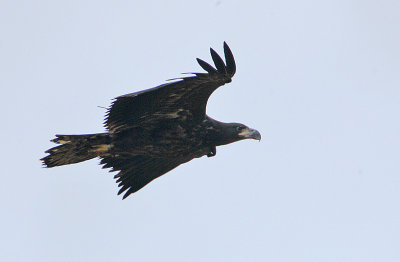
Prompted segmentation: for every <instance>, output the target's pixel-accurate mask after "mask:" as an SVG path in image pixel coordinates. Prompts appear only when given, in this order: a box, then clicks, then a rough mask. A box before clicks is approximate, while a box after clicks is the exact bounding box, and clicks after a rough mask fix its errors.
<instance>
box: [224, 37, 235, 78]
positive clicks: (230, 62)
mask: <svg viewBox="0 0 400 262" xmlns="http://www.w3.org/2000/svg"><path fill="white" fill-rule="evenodd" d="M224 53H225V61H226V72H227V73H228V74H229V75H230V76H233V75H234V74H235V73H236V63H235V58H234V57H233V54H232V51H231V49H230V48H229V46H228V44H227V43H226V42H225V41H224Z"/></svg>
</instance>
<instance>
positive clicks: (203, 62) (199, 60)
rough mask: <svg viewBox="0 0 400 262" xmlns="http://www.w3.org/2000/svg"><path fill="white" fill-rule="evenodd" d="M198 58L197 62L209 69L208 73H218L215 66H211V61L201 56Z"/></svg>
mask: <svg viewBox="0 0 400 262" xmlns="http://www.w3.org/2000/svg"><path fill="white" fill-rule="evenodd" d="M196 60H197V63H199V65H200V66H201V67H202V68H203V69H204V70H206V71H207V73H209V74H217V73H218V71H217V70H216V69H215V68H214V67H213V66H211V65H210V64H209V63H207V62H205V61H203V60H201V59H200V58H196Z"/></svg>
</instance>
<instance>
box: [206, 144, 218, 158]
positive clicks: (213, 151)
mask: <svg viewBox="0 0 400 262" xmlns="http://www.w3.org/2000/svg"><path fill="white" fill-rule="evenodd" d="M215 155H217V148H216V147H215V146H214V147H212V148H211V151H210V153H208V154H207V156H208V157H213V156H215Z"/></svg>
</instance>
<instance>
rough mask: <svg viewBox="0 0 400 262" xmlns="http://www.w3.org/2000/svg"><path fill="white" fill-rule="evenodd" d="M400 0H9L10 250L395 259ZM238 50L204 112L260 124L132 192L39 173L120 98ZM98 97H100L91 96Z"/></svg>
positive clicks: (112, 257)
mask: <svg viewBox="0 0 400 262" xmlns="http://www.w3.org/2000/svg"><path fill="white" fill-rule="evenodd" d="M399 13H400V2H399V1H395V0H393V1H389V0H382V1H369V0H368V1H361V0H360V1H354V0H353V1H351V0H350V1H349V0H334V1H333V0H332V1H316V0H315V1H309V0H303V1H294V0H292V1H291V0H283V1H269V0H267V1H265V0H263V1H227V0H222V1H217V0H212V1H187V0H186V1H165V2H164V1H81V0H80V1H44V0H40V1H7V0H6V1H4V0H3V1H1V2H0V33H1V38H0V86H1V91H2V94H1V97H2V102H1V103H0V107H1V108H0V109H1V112H2V114H1V123H2V124H1V139H2V142H1V149H0V154H1V155H0V159H1V166H2V172H1V173H2V176H1V177H2V179H1V183H0V205H1V208H2V212H1V216H0V229H1V234H0V235H1V236H0V241H1V243H0V249H1V252H0V260H1V261H121V262H122V261H202V262H203V261H304V262H312V261H324V262H329V261H341V262H343V261H349V262H354V261H363V262H368V261H385V262H387V261H400V209H399V208H400V159H399V156H400V136H399V134H400V122H399V114H400V74H399V72H400V51H399V46H400V34H399V33H400V29H399V24H400V18H399ZM223 41H227V42H228V44H229V45H230V47H231V49H232V51H233V53H234V55H235V58H236V62H237V67H238V68H237V73H236V76H235V77H234V79H233V82H232V83H231V84H229V85H225V86H223V87H221V88H220V89H218V90H217V91H216V92H215V93H214V95H213V96H212V98H211V99H210V101H209V105H208V114H209V115H210V116H212V117H213V118H215V119H218V120H221V121H226V122H231V121H232V122H242V123H245V124H247V125H248V126H250V127H254V128H256V129H258V130H259V131H260V132H261V133H262V136H263V139H262V141H261V143H258V142H256V141H242V142H239V143H236V144H232V145H228V146H225V147H222V148H218V149H217V156H216V157H213V158H207V157H204V158H201V159H196V160H193V161H191V162H189V163H187V164H185V165H182V166H180V167H178V168H177V169H175V170H173V171H171V172H170V173H168V174H167V175H165V176H162V177H161V178H159V179H157V180H155V181H153V182H152V183H150V184H149V185H148V186H146V187H145V188H143V189H142V190H140V191H139V192H137V193H136V194H134V195H132V196H130V197H129V198H127V199H126V200H124V201H122V200H121V197H120V196H117V194H116V193H117V191H118V188H117V186H116V184H115V183H114V181H113V178H112V177H113V174H110V173H108V172H107V170H102V169H101V168H100V166H99V165H98V160H91V161H88V162H84V163H80V164H77V165H71V166H64V167H58V168H53V169H44V168H42V167H41V163H40V161H39V159H40V158H41V157H43V156H44V151H45V150H47V149H48V148H49V147H52V146H53V144H52V143H50V142H49V140H50V139H52V138H54V135H55V134H58V133H61V134H79V133H95V132H102V131H103V130H104V129H103V127H102V122H103V116H104V112H105V110H104V109H102V108H100V107H107V106H108V105H109V104H110V101H111V99H112V98H114V97H116V96H118V95H122V94H126V93H131V92H135V91H139V90H142V89H147V88H150V87H154V86H157V85H159V84H163V83H164V82H165V80H166V79H169V78H174V77H179V76H180V73H183V72H193V71H195V72H196V71H201V68H200V67H199V66H198V65H197V63H196V61H195V58H196V57H200V58H202V59H204V60H206V61H211V58H210V54H209V47H213V48H214V49H215V50H216V51H218V52H220V53H221V52H222V43H223ZM99 106H100V107H99Z"/></svg>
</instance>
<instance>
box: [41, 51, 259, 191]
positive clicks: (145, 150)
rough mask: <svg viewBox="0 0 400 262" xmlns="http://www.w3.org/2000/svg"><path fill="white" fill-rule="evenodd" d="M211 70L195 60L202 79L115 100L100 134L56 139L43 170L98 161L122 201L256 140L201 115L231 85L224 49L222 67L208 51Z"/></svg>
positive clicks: (231, 63) (242, 129)
mask: <svg viewBox="0 0 400 262" xmlns="http://www.w3.org/2000/svg"><path fill="white" fill-rule="evenodd" d="M210 51H211V56H212V59H213V61H214V64H215V66H216V68H214V67H213V66H211V65H210V64H208V63H206V62H204V61H203V60H200V59H197V61H198V63H199V64H200V66H201V67H202V68H203V69H204V70H205V71H207V73H194V76H189V77H184V78H180V79H178V80H177V81H174V82H170V83H167V84H164V85H160V86H158V87H154V88H151V89H147V90H144V91H140V92H136V93H132V94H127V95H123V96H119V97H117V98H115V100H114V101H113V102H112V104H111V106H110V108H109V109H108V110H107V114H106V119H105V122H104V124H105V127H106V129H107V132H106V133H102V134H88V135H57V138H56V139H54V140H52V141H53V142H55V143H58V144H60V145H59V146H57V147H54V148H51V149H49V150H47V151H46V153H49V155H48V156H46V157H44V158H42V159H41V160H42V161H43V163H44V165H45V166H47V167H54V166H60V165H66V164H72V163H78V162H82V161H85V160H88V159H91V158H94V157H100V158H101V164H103V168H112V169H111V171H119V173H118V174H117V175H115V178H116V179H117V183H119V185H118V186H119V187H121V189H120V190H119V192H118V194H121V193H123V192H125V194H124V198H126V197H127V196H129V195H130V194H132V193H134V192H136V191H138V190H139V189H141V188H142V187H143V186H145V185H146V184H148V183H149V182H150V181H152V180H153V179H155V178H157V177H159V176H161V175H163V174H165V173H167V172H168V171H170V170H172V169H174V168H175V167H177V166H179V165H180V164H183V163H186V162H188V161H190V160H192V159H193V158H198V157H202V156H204V155H207V156H209V157H211V156H214V155H215V154H216V146H220V145H226V144H229V143H232V142H236V141H239V140H243V139H257V140H260V139H261V135H260V133H259V132H258V131H257V130H254V129H250V128H248V127H247V126H245V125H243V124H239V123H222V122H219V121H216V120H214V119H212V118H210V117H209V116H207V115H206V106H207V101H208V98H209V97H210V95H211V94H212V93H213V92H214V91H215V90H216V89H217V88H218V87H220V86H222V85H224V84H226V83H229V82H231V78H232V77H233V75H234V74H235V72H236V64H235V60H234V58H233V55H232V52H231V50H230V49H229V47H228V45H227V44H226V43H224V52H225V61H226V64H225V62H224V60H223V59H222V58H221V57H220V56H219V55H218V54H217V53H216V52H215V51H214V50H213V49H211V50H210Z"/></svg>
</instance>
